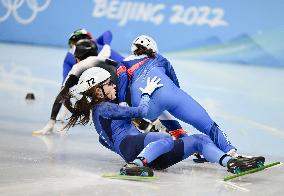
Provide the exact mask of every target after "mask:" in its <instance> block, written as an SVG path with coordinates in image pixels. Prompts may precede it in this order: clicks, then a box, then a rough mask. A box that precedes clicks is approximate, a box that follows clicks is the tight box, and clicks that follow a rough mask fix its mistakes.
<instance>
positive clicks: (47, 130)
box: [32, 120, 55, 135]
mask: <svg viewBox="0 0 284 196" xmlns="http://www.w3.org/2000/svg"><path fill="white" fill-rule="evenodd" d="M54 125H55V120H49V121H48V123H47V124H46V125H45V127H43V128H42V129H40V130H37V131H33V132H32V134H33V135H49V134H52V133H53V128H54Z"/></svg>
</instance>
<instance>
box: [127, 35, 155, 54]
mask: <svg viewBox="0 0 284 196" xmlns="http://www.w3.org/2000/svg"><path fill="white" fill-rule="evenodd" d="M135 44H140V45H142V46H144V47H146V48H147V49H152V50H153V52H158V47H157V44H156V42H155V40H154V39H153V38H151V37H149V36H147V35H140V36H138V37H137V38H135V39H134V41H133V42H132V45H131V51H132V52H134V51H135V50H136V49H137V47H136V46H135Z"/></svg>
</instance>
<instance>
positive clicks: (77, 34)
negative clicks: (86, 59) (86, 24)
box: [68, 29, 93, 48]
mask: <svg viewBox="0 0 284 196" xmlns="http://www.w3.org/2000/svg"><path fill="white" fill-rule="evenodd" d="M80 39H90V40H92V39H93V37H92V35H91V33H90V32H88V31H87V30H86V29H78V30H76V31H74V32H73V33H71V35H70V37H69V40H68V45H69V46H70V48H71V47H72V45H74V44H76V43H77V41H79V40H80Z"/></svg>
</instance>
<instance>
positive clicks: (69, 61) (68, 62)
mask: <svg viewBox="0 0 284 196" xmlns="http://www.w3.org/2000/svg"><path fill="white" fill-rule="evenodd" d="M75 64H76V58H75V57H74V55H73V54H72V53H71V52H68V53H67V54H66V56H65V59H64V62H63V81H62V84H63V83H64V81H65V79H66V77H67V75H68V73H69V72H70V70H71V69H72V67H73V65H75Z"/></svg>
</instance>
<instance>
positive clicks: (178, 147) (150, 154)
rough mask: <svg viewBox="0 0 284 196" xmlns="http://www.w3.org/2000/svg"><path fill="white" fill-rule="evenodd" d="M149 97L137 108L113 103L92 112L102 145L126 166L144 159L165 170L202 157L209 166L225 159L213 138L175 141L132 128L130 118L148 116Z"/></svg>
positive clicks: (197, 135) (198, 136) (145, 96)
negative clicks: (136, 160) (138, 158)
mask: <svg viewBox="0 0 284 196" xmlns="http://www.w3.org/2000/svg"><path fill="white" fill-rule="evenodd" d="M149 100H150V98H149V96H148V95H143V96H142V98H141V101H140V103H139V104H138V106H137V107H123V106H119V105H117V104H114V103H111V102H104V103H101V104H99V105H97V106H96V107H95V108H94V109H93V112H92V118H93V122H94V125H95V128H96V131H97V133H98V135H99V142H100V143H101V144H102V145H104V146H105V147H106V148H108V149H110V150H112V151H113V152H115V153H117V154H119V155H120V156H121V157H122V158H123V159H124V160H125V161H126V162H131V161H133V160H134V159H135V158H136V157H144V158H145V159H146V160H147V162H148V163H149V166H150V167H152V168H155V169H164V168H167V167H169V166H171V165H173V164H175V163H177V162H180V161H182V160H183V159H186V158H187V157H189V156H190V155H192V154H193V153H200V154H203V156H204V157H205V158H206V160H208V161H210V162H218V161H219V160H220V158H221V157H222V156H223V155H224V152H222V151H221V150H220V149H218V148H217V147H216V146H215V145H214V144H213V142H212V141H211V140H210V138H209V137H208V136H206V135H203V134H196V135H192V136H185V137H183V138H181V139H178V140H175V141H174V140H173V139H172V137H171V136H170V135H168V134H164V133H159V132H149V133H141V132H139V131H138V129H137V128H136V127H135V126H134V125H132V124H131V118H143V117H145V116H146V115H147V113H148V112H149Z"/></svg>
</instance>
